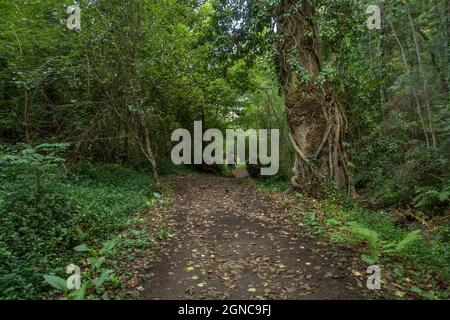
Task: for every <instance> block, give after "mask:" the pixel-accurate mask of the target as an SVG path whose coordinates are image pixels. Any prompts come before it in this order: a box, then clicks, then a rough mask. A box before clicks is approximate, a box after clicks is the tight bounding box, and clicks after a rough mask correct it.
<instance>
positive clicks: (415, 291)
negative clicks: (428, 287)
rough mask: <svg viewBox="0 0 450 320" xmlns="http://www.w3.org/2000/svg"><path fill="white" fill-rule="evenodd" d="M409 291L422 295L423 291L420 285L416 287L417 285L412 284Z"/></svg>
mask: <svg viewBox="0 0 450 320" xmlns="http://www.w3.org/2000/svg"><path fill="white" fill-rule="evenodd" d="M409 291H411V292H412V293H415V294H418V295H421V294H422V292H423V291H422V289H420V288H419V287H416V286H412V287H411V288H410V289H409Z"/></svg>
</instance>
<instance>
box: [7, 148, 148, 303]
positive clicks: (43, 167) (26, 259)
mask: <svg viewBox="0 0 450 320" xmlns="http://www.w3.org/2000/svg"><path fill="white" fill-rule="evenodd" d="M65 147H66V146H64V145H41V146H38V147H36V148H31V147H29V146H25V145H23V146H15V147H14V148H9V149H6V148H5V147H3V148H2V149H1V153H0V162H1V166H0V228H1V232H0V261H1V262H0V299H14V298H20V299H28V298H42V297H45V296H46V295H47V293H48V292H49V289H50V287H49V286H48V284H46V283H45V281H44V278H43V275H44V274H49V273H55V274H64V273H65V266H67V265H68V264H69V263H77V262H80V261H81V260H82V259H83V258H84V256H85V255H84V254H83V253H76V252H75V251H74V250H73V248H74V247H75V246H77V245H80V244H88V245H89V246H93V247H99V246H101V243H102V242H103V241H106V240H108V239H110V238H112V237H114V236H115V235H116V234H117V233H118V232H120V231H121V230H123V229H124V228H126V227H127V226H128V225H129V224H130V223H131V221H132V217H133V214H134V213H135V212H137V211H139V210H142V209H144V208H146V207H149V206H151V205H152V198H153V195H154V185H153V183H152V180H151V178H150V177H149V175H148V174H147V173H146V172H145V173H141V172H136V171H133V170H131V169H127V168H124V167H121V166H118V165H106V164H89V163H78V164H76V165H74V166H73V167H71V168H69V169H67V168H66V169H65V170H64V169H63V168H64V167H65V166H63V164H64V160H63V158H62V157H61V156H60V154H61V153H62V151H63V150H64V149H65Z"/></svg>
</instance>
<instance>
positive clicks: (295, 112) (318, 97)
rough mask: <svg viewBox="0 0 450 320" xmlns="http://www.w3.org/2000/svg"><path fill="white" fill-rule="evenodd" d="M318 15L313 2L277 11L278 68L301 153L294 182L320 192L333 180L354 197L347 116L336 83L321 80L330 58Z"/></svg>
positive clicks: (287, 4) (289, 2) (290, 0)
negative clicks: (347, 148) (326, 56)
mask: <svg viewBox="0 0 450 320" xmlns="http://www.w3.org/2000/svg"><path fill="white" fill-rule="evenodd" d="M316 15H317V8H316V6H315V2H314V1H310V0H303V1H301V0H284V1H281V3H280V4H279V6H278V8H277V11H276V21H277V29H278V32H279V33H280V40H279V43H278V68H279V73H280V80H281V84H282V85H283V89H284V98H285V104H286V109H287V121H288V125H289V130H290V135H291V140H292V143H293V145H294V149H295V152H296V161H295V166H294V173H295V175H294V177H293V178H292V184H293V185H294V187H297V188H301V189H303V190H305V191H307V192H308V193H312V194H314V193H317V192H318V191H320V184H321V180H322V178H324V177H328V178H330V179H331V180H332V181H334V183H335V184H336V185H337V186H338V187H341V188H345V190H347V192H348V193H350V194H354V187H353V184H352V182H351V179H350V176H349V172H348V169H347V153H346V151H345V148H344V146H343V142H344V134H345V129H346V127H347V122H346V117H345V114H344V111H343V110H342V108H341V106H340V104H339V101H338V98H337V95H336V91H335V89H334V88H333V86H332V84H331V83H330V82H329V81H321V78H320V77H319V76H320V74H321V72H322V71H323V68H324V59H323V53H322V49H321V47H320V41H319V36H318V28H317V25H316V24H315V20H316Z"/></svg>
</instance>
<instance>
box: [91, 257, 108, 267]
mask: <svg viewBox="0 0 450 320" xmlns="http://www.w3.org/2000/svg"><path fill="white" fill-rule="evenodd" d="M105 259H106V258H105V257H100V258H98V259H97V260H95V263H94V267H95V268H96V269H97V270H98V269H100V267H101V266H102V264H103V262H105Z"/></svg>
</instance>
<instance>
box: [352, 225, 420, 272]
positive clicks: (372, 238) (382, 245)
mask: <svg viewBox="0 0 450 320" xmlns="http://www.w3.org/2000/svg"><path fill="white" fill-rule="evenodd" d="M348 228H349V231H350V232H351V233H352V234H353V235H355V236H356V237H357V238H358V239H359V240H363V241H366V242H367V244H368V246H369V254H370V256H366V255H363V260H364V261H366V262H369V263H372V264H373V263H375V262H376V261H377V259H378V257H379V256H380V254H383V253H400V252H402V251H403V250H405V249H406V248H407V247H408V246H410V245H411V244H412V243H414V242H415V241H417V240H419V239H420V230H415V231H412V232H410V233H408V234H407V235H406V236H405V237H404V238H403V239H401V240H400V241H398V242H393V241H383V240H380V236H379V234H378V233H377V232H376V231H374V230H372V229H369V228H366V227H364V226H362V225H360V224H358V223H356V222H350V223H348Z"/></svg>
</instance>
